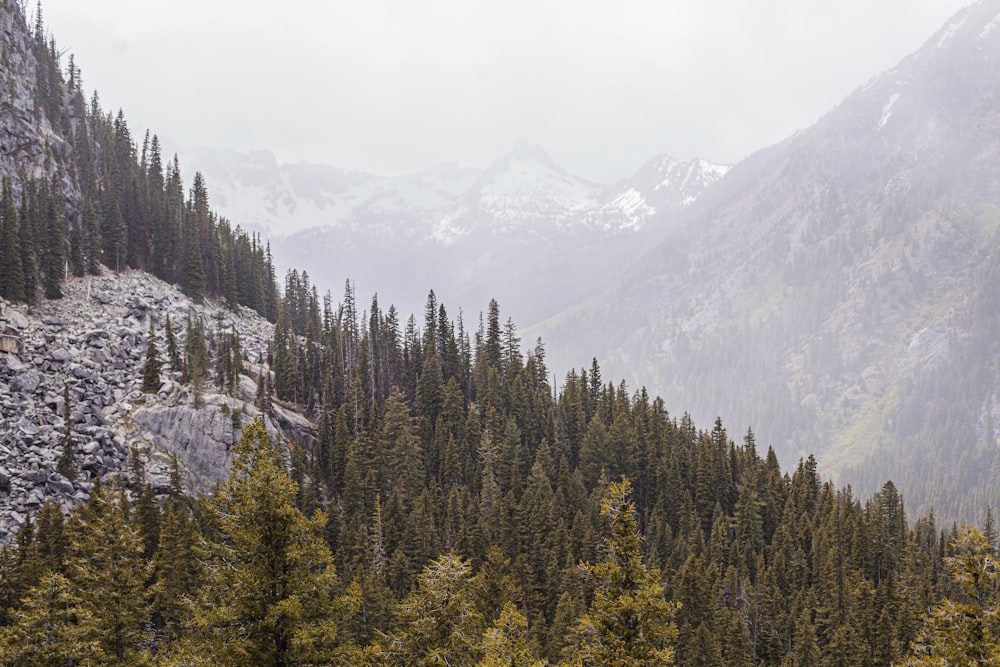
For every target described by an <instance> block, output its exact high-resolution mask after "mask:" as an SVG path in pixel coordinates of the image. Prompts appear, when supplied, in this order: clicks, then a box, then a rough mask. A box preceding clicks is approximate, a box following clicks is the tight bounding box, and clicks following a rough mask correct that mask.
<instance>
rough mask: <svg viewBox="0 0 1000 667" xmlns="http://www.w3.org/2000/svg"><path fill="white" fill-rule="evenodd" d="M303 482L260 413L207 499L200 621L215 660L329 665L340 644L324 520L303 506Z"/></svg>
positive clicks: (205, 647)
mask: <svg viewBox="0 0 1000 667" xmlns="http://www.w3.org/2000/svg"><path fill="white" fill-rule="evenodd" d="M295 493H296V485H295V483H294V482H293V481H292V480H291V478H290V477H289V476H288V474H287V473H286V472H285V470H284V468H283V466H282V464H281V459H280V456H279V453H278V451H277V450H276V449H275V448H274V447H273V446H272V444H271V441H270V438H268V436H267V432H266V431H265V429H264V424H263V422H262V421H261V420H260V419H259V418H258V419H257V420H255V421H253V422H251V423H250V424H248V425H247V426H246V428H245V429H244V431H243V437H242V438H241V439H240V442H239V444H238V445H237V446H236V447H235V448H234V450H233V464H232V472H231V475H230V478H229V481H228V482H227V483H226V484H225V485H223V487H222V488H221V489H219V492H218V495H217V496H216V498H215V499H213V500H212V501H210V503H209V512H210V515H209V519H210V521H211V522H212V525H213V528H214V530H213V533H214V537H213V538H212V539H211V540H206V541H205V543H204V545H203V549H204V550H205V553H206V556H205V567H204V571H203V575H202V576H203V578H204V584H203V586H202V588H201V591H200V593H199V601H200V603H199V604H198V606H197V607H196V609H195V610H194V627H195V628H196V635H197V636H198V637H199V638H200V642H199V644H200V646H201V649H202V650H203V651H204V655H205V658H206V659H207V660H209V661H210V662H211V663H212V664H216V665H289V664H313V663H322V662H325V661H327V660H329V659H330V657H331V656H332V654H333V649H334V648H335V643H334V642H335V639H336V634H337V625H336V623H335V615H336V614H337V613H338V604H343V603H338V601H337V599H336V596H335V587H336V584H337V579H336V571H335V568H334V565H333V559H332V556H331V553H330V550H329V548H328V547H327V546H326V544H325V543H324V542H323V540H322V539H321V538H320V537H319V536H320V534H321V532H322V530H323V527H324V526H325V525H326V516H325V515H324V514H323V513H322V512H317V513H316V515H314V516H313V517H312V518H306V517H305V516H303V515H302V514H301V512H299V510H298V509H297V508H296V507H295V503H294V501H295Z"/></svg>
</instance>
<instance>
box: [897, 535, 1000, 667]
mask: <svg viewBox="0 0 1000 667" xmlns="http://www.w3.org/2000/svg"><path fill="white" fill-rule="evenodd" d="M952 547H953V549H954V555H953V556H949V557H947V558H945V563H946V564H947V565H948V569H950V570H951V578H952V581H953V582H954V583H955V585H956V586H957V587H958V595H956V596H955V598H956V599H954V600H953V599H951V598H944V599H943V600H941V602H939V603H938V605H937V606H936V607H935V608H934V609H933V610H931V612H930V614H929V615H928V617H927V621H926V623H925V625H924V627H923V629H922V630H921V631H920V634H919V635H918V636H917V639H916V640H915V641H914V642H913V646H912V649H913V656H912V657H910V658H909V659H908V660H907V661H906V662H904V663H902V664H903V665H904V666H906V667H930V666H935V667H937V666H940V667H945V666H951V665H1000V604H998V602H1000V600H998V594H997V583H998V573H997V571H996V560H995V558H996V554H995V553H994V551H993V548H992V547H991V546H990V544H989V542H988V541H987V539H986V537H985V536H984V535H983V533H981V532H980V531H979V530H978V529H976V528H972V527H970V526H962V528H961V529H960V530H959V531H958V534H957V535H956V536H955V537H954V538H953V539H952Z"/></svg>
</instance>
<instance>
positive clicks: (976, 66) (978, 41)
mask: <svg viewBox="0 0 1000 667" xmlns="http://www.w3.org/2000/svg"><path fill="white" fill-rule="evenodd" d="M998 15H1000V2H997V1H996V0H991V1H990V2H983V3H981V4H979V5H975V6H973V7H970V8H968V9H966V10H964V11H963V12H962V13H960V14H959V15H958V16H956V17H955V18H954V19H953V20H952V21H950V22H949V24H948V25H947V26H945V27H944V28H943V29H942V30H941V31H940V32H939V33H938V34H937V35H935V36H934V37H933V38H932V39H931V40H930V41H928V43H927V44H926V45H925V46H924V47H923V48H922V49H921V50H920V51H918V52H917V53H915V54H913V55H912V56H910V57H908V58H906V59H904V60H903V61H902V62H900V64H899V65H898V66H897V67H896V68H895V69H893V70H892V71H890V72H886V73H885V74H883V75H881V76H879V77H877V78H876V79H874V80H873V81H872V82H871V83H870V84H869V85H867V86H866V87H864V88H862V89H860V90H858V91H856V92H855V93H853V94H852V95H851V96H850V97H848V98H847V99H846V100H845V101H844V102H843V103H842V104H841V105H839V106H838V107H837V108H836V109H834V110H833V111H832V112H831V113H829V114H828V115H827V116H825V117H824V118H822V119H821V120H820V121H819V122H818V123H817V124H816V125H814V126H813V127H812V128H809V129H808V130H806V131H803V132H800V133H799V134H796V135H795V136H793V137H790V138H789V139H787V140H785V141H784V142H782V143H780V144H778V145H776V146H773V147H771V148H768V149H765V150H762V151H760V152H758V153H757V154H755V155H753V156H752V157H751V158H749V159H747V160H746V161H744V162H743V163H741V164H739V165H737V166H735V167H734V168H733V169H732V171H731V172H730V174H729V175H728V176H727V178H726V179H725V180H724V181H723V182H721V183H720V184H719V186H718V187H717V188H715V189H713V190H712V191H710V192H709V193H707V194H706V196H705V197H704V198H703V199H702V200H701V201H699V202H698V204H697V205H696V206H694V207H692V210H690V211H689V214H688V215H687V216H686V217H685V219H684V220H683V221H682V222H680V223H678V225H676V226H675V227H674V228H673V230H672V231H671V232H670V236H669V238H668V239H667V240H665V241H664V242H663V243H662V244H661V245H659V246H657V247H656V248H655V249H654V250H653V251H651V252H650V253H648V254H647V255H646V256H644V257H643V258H642V260H641V261H640V262H638V263H637V265H636V267H635V269H634V270H633V271H632V272H631V273H630V275H629V276H628V277H627V278H625V279H624V280H623V281H622V282H621V283H620V284H619V285H618V286H617V287H616V288H614V289H613V290H611V291H609V292H608V293H607V294H606V295H604V296H602V297H600V298H598V299H595V300H592V301H591V302H589V303H586V304H584V305H581V306H578V307H576V308H575V309H572V310H570V311H567V312H565V313H564V314H563V315H561V316H560V317H558V318H554V319H553V320H551V321H550V322H548V323H546V324H545V325H543V326H541V327H538V328H537V330H533V331H532V332H531V333H532V335H533V334H534V333H536V332H537V333H540V334H541V335H542V336H543V337H544V338H545V339H546V340H547V341H550V342H551V343H552V345H553V347H554V348H555V349H559V350H561V351H562V353H563V354H562V355H561V356H560V358H559V359H556V358H554V357H553V358H552V361H553V363H555V364H558V365H561V366H562V367H563V368H565V366H566V365H568V364H579V363H580V362H581V360H585V359H588V358H590V356H593V355H596V356H597V357H598V358H600V359H602V360H605V361H604V363H605V368H606V369H607V370H608V371H611V373H610V375H611V376H613V377H619V376H622V377H626V378H630V379H633V381H634V380H636V379H637V380H640V381H641V382H643V383H646V384H648V385H649V386H650V388H651V389H652V390H654V391H655V392H658V393H662V394H663V395H664V398H665V399H666V401H667V404H668V405H674V406H676V407H677V408H682V407H686V408H688V409H690V410H691V412H692V414H693V416H694V417H695V419H696V420H699V421H704V420H706V419H710V418H711V417H712V415H714V411H718V412H721V413H722V414H724V415H727V416H728V417H729V418H730V419H731V420H733V421H734V422H735V423H745V424H750V425H753V427H754V428H755V429H759V430H761V436H762V438H763V439H764V440H767V441H770V442H773V443H774V444H775V446H776V448H777V449H778V450H779V454H780V455H782V458H783V459H785V460H788V459H789V458H790V457H797V456H800V455H804V454H805V453H807V452H811V451H815V452H817V453H820V454H821V457H820V461H821V465H822V466H823V467H825V469H826V470H827V471H828V472H830V473H833V474H836V475H838V477H839V479H840V480H841V481H842V482H854V483H855V484H856V485H857V486H860V487H861V488H860V491H861V492H863V493H868V492H870V491H872V490H873V489H874V488H877V484H879V483H880V481H881V480H883V479H885V478H886V477H890V476H891V477H892V478H893V479H894V480H896V481H897V483H901V486H902V487H903V490H904V492H906V493H907V497H908V498H910V499H912V500H913V502H914V505H916V506H927V505H930V504H936V505H937V506H938V508H939V509H941V510H943V511H947V512H949V515H950V516H955V515H956V514H958V513H962V512H964V511H965V510H966V509H971V508H972V506H974V505H977V504H979V503H982V504H985V502H986V501H987V500H989V501H991V502H993V503H994V504H996V502H997V500H1000V497H997V496H996V492H995V491H992V490H991V489H989V487H987V486H986V485H985V480H984V479H983V478H982V477H979V475H980V472H979V471H980V470H983V468H984V466H985V469H986V470H988V469H989V465H990V464H991V463H992V461H993V460H994V459H995V458H996V448H997V442H996V440H995V438H994V436H993V434H994V433H995V432H996V427H997V417H998V416H1000V409H998V396H1000V394H998V393H997V390H998V388H1000V382H998V379H997V377H996V372H995V371H996V368H997V360H998V357H997V349H996V345H995V343H994V342H993V341H992V339H991V337H990V336H986V335H984V333H985V332H986V331H989V330H991V327H992V326H993V324H995V323H997V308H996V300H995V297H994V296H993V295H994V294H995V293H996V287H997V284H996V275H997V272H996V270H995V266H996V254H997V253H996V252H995V249H996V248H997V247H998V243H1000V236H998V229H997V219H998V218H997V210H998V204H1000V133H998V130H1000V101H998V100H997V99H996V95H995V86H994V85H993V82H994V81H995V72H996V71H998V68H1000V31H996V30H994V29H993V28H994V26H996V25H997V17H998ZM992 330H994V331H995V329H992ZM581 332H583V333H582V334H581ZM709 410H711V411H713V412H711V413H709V412H708V411H709ZM945 462H948V463H952V462H955V463H960V464H961V465H960V467H958V466H956V467H954V468H953V467H952V466H943V464H944V463H945ZM929 468H933V469H934V470H935V471H936V472H935V474H934V475H929V474H927V472H928V469H929ZM942 470H945V471H953V472H949V473H947V474H945V473H942ZM955 484H962V485H963V486H967V487H968V494H967V495H966V497H965V498H963V499H958V500H956V499H955V498H954V495H953V494H949V495H950V497H947V498H946V497H945V495H943V494H947V493H949V492H948V490H949V489H953V488H955V487H954V485H955ZM963 503H967V505H968V506H966V505H964V504H963Z"/></svg>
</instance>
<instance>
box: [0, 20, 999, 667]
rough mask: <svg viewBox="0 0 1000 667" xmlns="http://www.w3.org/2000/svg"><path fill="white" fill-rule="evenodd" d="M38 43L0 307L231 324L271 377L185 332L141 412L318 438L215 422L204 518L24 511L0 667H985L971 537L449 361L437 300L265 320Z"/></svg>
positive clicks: (232, 233) (293, 308)
mask: <svg viewBox="0 0 1000 667" xmlns="http://www.w3.org/2000/svg"><path fill="white" fill-rule="evenodd" d="M9 5H10V3H9V2H4V3H3V7H4V12H5V13H11V12H13V14H14V17H15V20H18V21H20V22H21V23H24V21H25V19H24V13H23V9H19V6H13V7H12V6H9ZM41 16H42V14H41V10H40V8H39V10H38V11H37V14H36V22H35V25H34V27H32V28H30V30H29V33H30V35H31V39H32V53H33V57H34V62H35V65H36V66H35V68H34V72H35V76H36V81H35V86H36V91H37V94H36V96H35V104H36V107H37V112H38V113H39V114H40V115H41V116H44V118H46V119H47V122H49V123H50V124H51V126H52V127H53V128H55V129H56V131H57V133H58V134H59V135H60V136H62V137H65V141H64V142H63V143H58V142H52V143H48V144H47V145H46V151H48V155H47V157H48V158H49V160H50V162H47V164H49V165H50V166H51V167H52V168H51V170H50V171H51V173H49V172H47V171H45V170H42V172H43V173H41V174H39V175H38V176H37V177H29V175H28V173H27V171H26V170H25V171H23V172H22V173H21V174H19V175H17V177H16V178H14V177H8V178H6V179H5V180H4V182H3V186H2V194H0V296H2V297H4V298H5V299H8V300H11V301H22V302H28V303H32V302H36V301H38V300H39V299H42V298H46V299H54V298H59V296H60V285H61V284H62V282H63V281H64V280H65V279H66V278H67V275H66V274H67V270H68V271H69V273H71V274H75V275H85V274H86V273H99V272H102V271H122V270H126V269H139V270H144V271H148V272H150V273H152V274H153V275H156V276H158V277H160V278H162V279H164V280H167V281H170V282H174V283H178V284H179V285H180V286H181V287H182V289H183V290H184V292H185V293H186V294H188V295H189V296H190V297H191V298H192V300H194V301H201V300H203V299H206V298H214V299H218V300H220V301H221V302H225V303H226V304H228V305H229V306H231V307H233V308H234V309H235V308H237V307H238V306H245V307H247V308H251V309H253V310H256V311H258V312H260V313H262V314H263V315H265V316H266V317H268V319H270V320H272V321H274V322H275V328H274V336H273V339H272V340H271V342H270V346H269V350H268V352H267V359H261V358H257V359H252V358H249V356H248V355H247V354H246V353H244V352H243V351H241V349H240V346H239V341H238V338H237V339H233V338H227V337H225V336H223V335H221V334H213V333H211V332H206V330H205V329H204V328H203V327H202V326H201V324H200V323H198V322H194V323H190V324H189V326H188V328H187V331H186V333H185V335H184V339H183V340H181V341H175V342H173V343H171V344H169V345H170V347H169V349H168V350H167V359H166V361H165V362H162V363H161V361H160V358H159V351H158V350H157V349H156V347H155V345H154V344H152V342H151V343H150V345H149V349H148V351H147V364H146V366H145V369H144V374H143V377H142V378H141V379H142V382H143V387H144V389H146V390H150V391H152V390H155V387H156V386H157V385H158V384H159V383H158V382H157V379H158V377H159V374H160V373H161V372H162V373H167V372H171V373H176V374H178V377H180V378H181V379H182V380H183V381H185V382H187V383H189V384H192V385H197V388H196V391H194V392H193V394H194V396H195V398H196V399H197V397H198V395H199V394H200V390H199V389H200V387H202V386H204V385H206V384H211V385H214V386H215V387H216V388H217V389H218V390H219V391H221V392H228V393H230V394H232V395H234V396H235V394H236V390H235V386H236V385H237V384H238V382H237V380H238V376H239V375H240V374H248V375H250V376H251V377H252V378H253V379H254V381H255V382H256V384H257V387H258V392H257V400H256V405H255V406H253V407H254V408H255V411H257V412H259V413H262V414H263V415H265V416H266V415H269V414H271V413H272V411H273V409H274V406H275V405H276V404H278V405H281V406H283V407H287V408H289V409H294V410H295V411H297V412H300V413H301V414H304V415H306V416H307V417H308V418H309V419H310V420H311V421H312V422H313V423H314V424H315V425H316V428H315V433H314V435H312V436H310V437H307V438H301V439H288V438H285V437H283V436H277V437H271V436H269V435H268V431H267V429H266V427H265V422H264V420H263V419H260V418H251V417H250V416H249V412H250V411H249V409H248V410H240V409H237V410H233V411H232V420H233V425H234V428H235V429H236V430H237V431H238V432H241V433H242V437H241V438H240V439H239V443H238V444H237V445H235V447H234V449H233V452H232V454H233V463H232V468H231V471H230V476H229V478H228V480H227V481H226V482H225V483H223V484H221V485H220V486H219V487H218V488H217V489H216V490H215V492H214V493H212V494H210V495H208V496H204V497H194V496H191V495H188V494H186V493H185V490H184V481H183V475H182V470H181V466H180V465H179V464H177V465H175V467H174V475H173V476H172V479H171V483H170V489H169V492H168V493H159V494H158V493H157V492H156V491H155V490H154V489H153V487H152V485H151V484H149V483H148V481H147V476H146V473H145V469H144V468H145V461H144V460H143V456H142V454H141V453H140V452H139V450H138V449H135V450H133V452H132V456H131V462H130V463H131V468H130V470H129V472H128V473H127V474H122V475H119V476H117V477H116V478H115V479H113V480H111V481H109V482H106V483H99V484H96V485H95V487H94V489H93V492H92V493H91V494H90V497H89V499H88V500H85V501H83V502H81V503H80V504H79V505H78V506H77V507H76V508H75V509H74V510H73V511H72V512H71V513H70V514H69V515H68V516H64V514H63V512H62V511H61V509H60V508H59V507H58V506H56V505H51V504H50V505H45V506H43V507H42V509H41V510H40V511H39V512H38V513H37V515H35V516H32V517H29V518H28V520H27V522H26V524H25V526H24V527H23V529H22V530H21V531H20V532H19V533H18V534H17V535H16V536H15V538H14V540H13V542H12V543H11V544H8V545H5V546H3V547H2V548H0V664H4V665H12V666H19V665H88V664H89V665H103V664H114V665H178V666H180V665H247V666H261V665H275V666H277V665H379V666H382V665H385V666H397V665H398V666H400V667H402V666H411V665H427V666H430V665H449V666H453V667H458V666H469V667H473V666H483V667H485V666H490V667H499V666H501V665H504V666H515V665H518V666H519V665H574V666H575V665H579V666H584V665H589V666H597V665H622V666H624V665H671V664H677V665H734V666H741V665H745V666H747V667H750V666H757V665H776V666H777V665H781V666H795V667H799V666H815V665H821V666H824V667H826V666H829V667H834V666H857V665H862V666H872V667H875V666H883V665H884V666H888V665H977V664H983V665H985V664H997V663H1000V639H998V637H1000V607H998V603H1000V591H998V582H997V573H996V571H995V567H994V560H995V558H996V549H997V534H996V527H995V524H994V519H993V517H992V513H991V512H989V511H988V512H987V513H986V515H985V516H984V517H983V521H982V525H981V526H979V527H969V526H961V527H959V526H957V525H946V526H942V525H938V523H937V522H936V521H935V517H934V515H933V514H932V513H928V514H926V515H923V516H919V517H909V516H907V514H906V512H905V508H904V500H903V497H902V495H901V493H900V491H899V490H898V489H897V488H896V486H895V485H894V484H893V483H892V482H885V483H884V485H883V486H882V487H881V489H880V491H879V492H878V493H876V494H874V495H872V496H871V497H869V498H858V497H855V496H854V494H853V493H852V491H851V489H850V488H849V487H848V488H836V487H835V486H834V485H833V484H832V483H831V482H829V481H824V480H823V479H821V478H820V476H819V475H818V473H817V470H816V462H815V460H814V459H813V458H812V457H808V458H804V459H802V460H800V461H798V462H792V466H791V467H790V468H786V469H785V470H783V469H782V468H781V465H780V464H779V461H778V459H777V457H776V455H775V454H774V452H773V451H772V450H771V449H769V448H768V449H767V450H766V451H762V450H763V448H758V444H757V442H756V438H755V435H754V433H753V432H752V431H751V430H747V431H746V432H745V433H744V432H742V428H741V429H740V435H737V436H736V437H734V436H733V435H732V434H731V433H730V431H729V429H728V428H727V427H726V426H725V424H724V422H723V420H722V419H721V418H720V419H718V420H716V421H715V423H714V424H712V425H711V426H710V427H708V428H706V427H705V426H704V425H702V426H698V425H696V424H694V423H693V421H692V420H691V418H690V417H689V416H687V415H685V414H675V413H671V412H670V411H669V409H668V408H669V406H667V405H665V404H664V403H663V401H662V400H661V399H659V398H656V397H652V396H650V395H648V394H647V392H646V391H645V390H644V389H642V388H638V389H634V388H629V387H627V386H625V384H624V383H618V384H615V383H614V382H608V381H606V380H605V378H603V377H602V374H601V369H600V366H599V363H598V361H597V360H593V361H592V362H591V363H590V364H589V367H584V368H581V369H579V370H575V371H571V372H570V373H568V374H567V375H566V376H565V377H564V378H561V379H554V378H552V377H551V376H550V374H549V371H548V369H547V367H546V364H545V355H546V351H545V347H544V345H543V344H542V342H541V341H537V342H536V343H535V344H534V345H533V346H531V347H530V351H528V352H525V351H524V350H525V347H524V346H523V345H522V341H521V339H520V337H519V335H518V330H517V326H516V324H515V323H514V321H513V319H511V318H506V319H504V318H503V317H501V313H500V308H499V305H498V304H497V303H496V302H495V301H493V302H491V303H490V304H489V305H488V307H487V309H486V312H485V313H484V314H483V315H481V316H480V318H479V321H478V322H477V323H476V325H474V326H473V327H472V328H471V329H470V328H468V327H467V326H466V323H465V322H464V320H463V318H462V317H461V316H458V317H457V318H455V317H452V316H451V315H450V314H449V313H448V310H447V309H446V307H445V305H444V304H442V303H439V302H438V301H437V299H436V297H435V295H434V293H433V292H431V293H430V294H429V295H428V299H427V304H426V308H425V310H424V313H423V315H422V318H421V319H420V320H418V319H417V318H416V317H414V316H410V317H405V316H403V315H401V314H400V313H398V312H397V311H396V310H395V308H393V307H392V306H390V307H388V309H383V306H382V304H380V303H379V302H378V299H377V297H375V298H373V299H372V301H371V303H370V305H368V307H367V308H364V307H363V306H361V305H359V304H358V303H357V300H356V295H355V294H354V290H353V287H352V286H351V284H350V283H348V284H347V286H346V289H345V293H344V297H343V299H342V301H341V302H340V303H338V304H336V305H335V304H334V302H333V299H332V298H331V297H330V296H329V294H327V295H326V296H323V297H320V295H319V292H318V289H317V287H316V286H315V285H312V284H311V283H310V281H309V278H308V276H307V275H305V274H300V273H298V272H297V271H295V270H291V271H289V272H288V273H287V275H286V277H285V284H284V286H283V287H282V288H279V286H278V283H277V280H276V278H275V275H274V264H273V261H272V258H271V256H270V252H269V250H268V248H267V246H266V245H265V244H263V243H262V241H261V239H260V238H258V237H256V236H254V235H249V234H246V233H245V232H243V231H242V230H241V229H240V228H239V227H233V226H232V225H231V223H229V222H228V221H227V220H225V219H223V218H221V217H220V216H218V215H217V214H215V213H214V212H213V211H212V210H211V208H210V206H209V197H208V191H207V187H206V185H205V183H204V181H203V179H202V178H200V176H196V177H195V179H194V182H193V184H192V186H191V188H190V190H189V191H188V192H187V193H185V188H184V186H183V183H182V181H181V177H180V168H179V164H178V161H177V159H176V158H174V159H173V160H169V161H165V160H164V158H163V156H162V155H161V149H160V143H159V141H158V139H157V137H156V136H155V135H154V136H149V135H148V133H147V135H146V136H145V137H144V138H143V140H142V141H141V142H140V143H138V144H137V142H136V141H135V139H134V138H133V136H132V134H131V131H130V129H129V127H128V125H127V123H126V121H125V118H124V115H123V114H122V113H121V112H119V113H118V114H111V113H106V112H105V111H104V110H102V108H101V106H100V102H99V100H98V98H97V96H96V94H95V95H94V96H93V97H92V99H91V100H90V102H89V103H87V102H86V101H85V98H84V95H83V92H82V90H83V88H82V82H81V73H80V70H79V69H78V68H77V67H76V66H75V64H74V63H73V61H72V59H70V62H69V65H68V68H67V69H66V70H65V72H64V70H63V67H62V66H61V64H60V51H59V50H58V48H57V47H56V44H55V41H54V39H52V38H51V37H47V36H46V32H45V28H44V25H43V23H42V19H41ZM26 29H27V28H26ZM5 53H6V52H5ZM166 332H167V333H166V335H167V337H168V340H172V336H173V332H172V329H171V328H170V326H169V323H168V325H167V327H166ZM152 340H153V337H152V336H150V341H152ZM67 404H68V401H67ZM196 404H197V401H196ZM196 407H197V405H196ZM248 407H249V406H248ZM67 452H68V454H67V455H66V456H65V457H64V459H62V460H61V461H60V471H61V472H62V473H63V474H64V475H65V476H66V477H71V476H72V475H73V474H75V470H74V466H75V463H74V460H73V455H72V449H71V448H69V447H67ZM787 464H788V462H786V465H787Z"/></svg>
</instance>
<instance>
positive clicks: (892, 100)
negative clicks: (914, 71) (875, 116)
mask: <svg viewBox="0 0 1000 667" xmlns="http://www.w3.org/2000/svg"><path fill="white" fill-rule="evenodd" d="M898 99H899V93H893V94H892V96H890V97H889V101H888V102H886V103H885V104H884V105H883V106H882V117H881V118H879V120H878V129H880V130H881V129H882V128H883V127H885V124H886V123H888V122H889V118H890V117H891V116H892V107H893V105H894V104H896V101H897V100H898Z"/></svg>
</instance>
